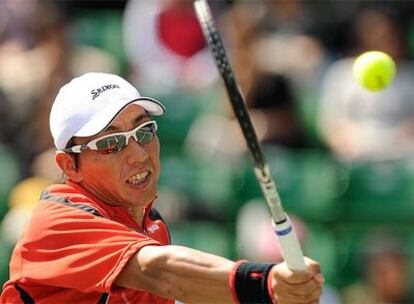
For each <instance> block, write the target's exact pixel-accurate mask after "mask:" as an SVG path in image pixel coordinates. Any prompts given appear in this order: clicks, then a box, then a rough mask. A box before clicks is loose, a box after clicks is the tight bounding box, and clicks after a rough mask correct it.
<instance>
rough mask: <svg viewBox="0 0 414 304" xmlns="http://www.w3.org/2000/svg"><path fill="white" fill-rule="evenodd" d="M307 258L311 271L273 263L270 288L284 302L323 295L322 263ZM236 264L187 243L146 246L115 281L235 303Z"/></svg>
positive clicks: (179, 295)
mask: <svg viewBox="0 0 414 304" xmlns="http://www.w3.org/2000/svg"><path fill="white" fill-rule="evenodd" d="M306 262H307V265H308V267H309V272H291V271H290V270H289V269H287V266H286V265H285V264H284V263H282V264H279V265H276V266H273V267H272V269H271V271H270V274H269V278H270V281H269V282H270V283H269V290H270V291H271V293H272V294H273V296H272V297H273V298H274V299H275V300H276V299H277V300H278V301H279V303H280V304H282V303H312V301H317V299H318V298H319V296H320V293H321V282H320V279H319V278H318V276H317V273H319V265H317V263H316V262H313V261H310V260H309V259H307V260H306ZM234 266H235V263H234V262H232V261H230V260H228V259H225V258H222V257H219V256H216V255H213V254H208V253H204V252H201V251H198V250H194V249H190V248H187V247H182V246H173V245H169V246H146V247H144V248H142V249H141V250H140V251H139V252H138V253H137V254H136V255H135V256H134V257H133V258H131V260H130V261H129V262H128V263H127V264H126V266H125V267H124V269H123V271H122V272H121V273H120V274H119V276H118V277H117V279H116V280H115V285H117V286H121V287H126V288H131V289H139V290H147V291H149V292H151V293H154V294H158V295H161V296H163V297H166V298H173V299H177V300H180V301H182V302H186V303H192V302H199V303H200V302H202V303H208V302H210V303H232V302H233V297H232V291H231V289H230V284H229V276H230V274H231V273H232V270H233V267H234ZM319 276H320V274H319ZM318 280H319V281H318ZM285 300H286V301H287V302H283V301H285ZM295 301H296V302H295Z"/></svg>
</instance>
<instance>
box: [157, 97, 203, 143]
mask: <svg viewBox="0 0 414 304" xmlns="http://www.w3.org/2000/svg"><path fill="white" fill-rule="evenodd" d="M155 97H156V98H157V99H159V100H160V101H161V102H162V103H163V104H164V105H165V106H166V108H167V111H166V113H165V114H164V115H163V116H160V117H158V118H157V123H158V127H159V128H158V129H159V130H158V136H159V138H160V142H161V143H162V144H163V145H176V146H181V145H182V144H183V143H184V141H185V139H186V137H187V134H188V132H189V130H190V127H191V125H192V123H193V122H194V120H195V119H196V118H197V117H198V116H199V115H200V114H201V113H202V112H203V111H204V109H205V108H206V107H207V106H208V105H206V102H205V101H204V99H203V96H201V95H195V94H190V93H188V92H183V91H179V90H177V91H174V92H172V93H170V94H168V95H162V96H155Z"/></svg>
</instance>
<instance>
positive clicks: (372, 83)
mask: <svg viewBox="0 0 414 304" xmlns="http://www.w3.org/2000/svg"><path fill="white" fill-rule="evenodd" d="M395 71H396V67H395V62H394V60H392V58H391V57H390V56H389V55H387V54H385V53H383V52H379V51H371V52H366V53H363V54H362V55H360V56H358V57H357V58H356V59H355V62H354V65H353V69H352V72H353V75H354V78H355V80H356V81H357V82H358V83H359V84H360V85H361V86H362V87H364V88H365V89H367V90H370V91H372V92H377V91H380V90H382V89H385V88H386V87H387V86H389V85H390V83H391V82H392V81H393V79H394V77H395Z"/></svg>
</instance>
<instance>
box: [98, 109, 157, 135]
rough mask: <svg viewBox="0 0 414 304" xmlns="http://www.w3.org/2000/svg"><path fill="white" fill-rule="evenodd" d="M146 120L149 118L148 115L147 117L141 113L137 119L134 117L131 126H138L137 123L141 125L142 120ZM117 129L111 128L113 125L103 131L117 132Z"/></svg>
mask: <svg viewBox="0 0 414 304" xmlns="http://www.w3.org/2000/svg"><path fill="white" fill-rule="evenodd" d="M146 118H149V115H148V113H147V112H145V113H142V114H140V115H138V116H137V117H135V118H134V120H133V121H132V124H133V125H134V126H138V125H139V123H141V122H142V121H143V120H145V119H146ZM119 129H120V128H119V127H117V126H113V125H110V126H109V127H107V128H106V129H105V131H119Z"/></svg>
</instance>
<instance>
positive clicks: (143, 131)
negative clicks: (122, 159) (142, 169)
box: [63, 120, 158, 154]
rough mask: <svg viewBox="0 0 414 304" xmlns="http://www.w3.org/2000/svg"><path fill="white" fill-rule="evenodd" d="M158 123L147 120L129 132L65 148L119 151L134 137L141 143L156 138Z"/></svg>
mask: <svg viewBox="0 0 414 304" xmlns="http://www.w3.org/2000/svg"><path fill="white" fill-rule="evenodd" d="M157 128H158V127H157V123H156V122H155V121H154V120H150V121H147V122H145V123H143V124H141V125H139V126H138V127H136V128H135V129H133V130H131V131H127V132H118V133H112V134H109V135H104V136H102V137H99V138H96V139H93V140H91V141H90V142H88V143H87V144H83V145H77V146H73V147H69V148H66V149H64V150H63V151H64V152H68V153H81V152H82V151H85V150H88V149H89V150H95V151H97V152H99V153H101V154H110V153H117V152H119V151H121V150H122V149H123V148H125V147H126V146H127V145H128V141H129V139H130V138H131V137H132V138H134V139H135V141H136V142H137V143H139V144H147V143H149V142H151V141H152V140H153V139H154V136H155V135H156V132H157Z"/></svg>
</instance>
